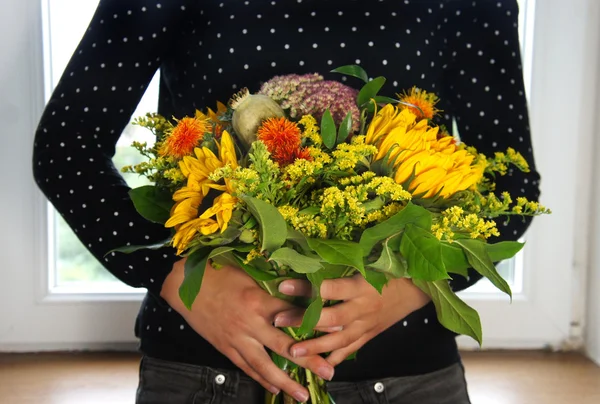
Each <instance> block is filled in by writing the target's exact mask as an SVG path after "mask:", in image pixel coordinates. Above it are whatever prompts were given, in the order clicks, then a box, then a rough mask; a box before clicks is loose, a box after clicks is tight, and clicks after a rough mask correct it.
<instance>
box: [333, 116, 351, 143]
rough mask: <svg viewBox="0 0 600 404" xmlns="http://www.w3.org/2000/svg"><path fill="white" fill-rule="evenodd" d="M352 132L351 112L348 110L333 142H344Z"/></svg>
mask: <svg viewBox="0 0 600 404" xmlns="http://www.w3.org/2000/svg"><path fill="white" fill-rule="evenodd" d="M351 132H352V112H350V111H348V113H347V114H346V117H345V118H344V120H343V121H342V123H341V124H340V129H339V131H338V135H337V140H336V142H335V144H340V143H344V142H345V141H346V139H348V136H350V133H351Z"/></svg>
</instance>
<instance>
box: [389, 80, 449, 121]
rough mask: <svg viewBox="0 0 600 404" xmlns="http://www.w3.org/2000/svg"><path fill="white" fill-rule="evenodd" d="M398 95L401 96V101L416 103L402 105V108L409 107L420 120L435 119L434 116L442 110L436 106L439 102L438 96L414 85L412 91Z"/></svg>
mask: <svg viewBox="0 0 600 404" xmlns="http://www.w3.org/2000/svg"><path fill="white" fill-rule="evenodd" d="M398 97H399V98H400V101H403V102H406V103H409V104H412V105H414V107H413V106H410V105H401V108H402V109H406V108H408V109H409V110H410V112H412V113H413V114H415V115H416V116H417V118H418V119H419V120H421V119H423V118H425V119H433V117H434V116H435V115H436V114H437V113H438V112H440V110H439V109H437V108H436V107H435V104H437V102H438V98H437V96H436V95H435V94H432V93H428V92H427V91H424V90H421V89H420V88H417V87H413V88H412V89H411V90H410V92H405V93H404V94H398Z"/></svg>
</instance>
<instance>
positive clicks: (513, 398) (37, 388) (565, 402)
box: [0, 352, 600, 404]
mask: <svg viewBox="0 0 600 404" xmlns="http://www.w3.org/2000/svg"><path fill="white" fill-rule="evenodd" d="M463 357H464V361H465V367H466V371H467V380H468V384H469V391H470V395H471V400H472V402H473V404H600V367H597V366H596V365H594V364H593V363H592V362H590V361H588V360H587V359H585V358H583V357H582V356H579V355H576V354H552V353H543V352H525V353H513V352H495V353H488V352H477V353H475V352H473V353H464V354H463ZM138 360H139V357H138V356H137V355H135V354H115V353H110V354H99V353H94V354H89V353H88V354H62V355H61V354H37V355H36V354H27V355H8V354H0V403H2V404H34V403H35V404H39V403H44V404H100V403H102V404H106V403H109V404H132V403H133V402H134V395H135V388H136V385H137V377H138V374H137V372H138ZM342 404H343V403H342ZM415 404H418V403H415Z"/></svg>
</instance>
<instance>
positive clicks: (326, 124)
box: [321, 109, 336, 149]
mask: <svg viewBox="0 0 600 404" xmlns="http://www.w3.org/2000/svg"><path fill="white" fill-rule="evenodd" d="M321 138H322V139H323V144H324V145H325V146H326V147H327V148H328V149H333V147H334V146H335V141H336V129H335V121H334V120H333V116H331V112H330V111H329V109H327V110H325V113H324V114H323V117H322V118H321Z"/></svg>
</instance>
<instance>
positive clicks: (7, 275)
mask: <svg viewBox="0 0 600 404" xmlns="http://www.w3.org/2000/svg"><path fill="white" fill-rule="evenodd" d="M2 7H3V10H5V11H6V10H10V11H6V12H2V13H0V38H2V40H1V41H0V122H1V124H0V142H1V143H0V144H1V147H0V187H1V188H0V189H1V190H2V191H1V192H2V193H1V197H0V212H1V213H0V223H1V225H2V231H0V351H4V350H8V351H12V350H38V349H76V348H84V347H86V348H89V347H103V346H106V345H105V343H104V341H115V342H130V343H131V342H132V341H134V340H135V339H134V336H133V321H134V316H135V313H136V310H137V307H139V302H126V303H115V302H102V303H98V302H68V301H67V302H64V301H63V302H49V301H43V296H44V293H43V292H44V286H43V285H42V283H41V279H42V278H41V273H42V271H43V270H44V268H46V266H47V263H46V262H45V257H46V251H45V242H44V240H46V234H45V231H46V228H45V212H44V208H45V206H46V205H45V203H44V200H43V197H42V195H41V193H40V192H39V191H38V190H37V187H36V185H35V183H34V181H33V178H32V174H31V152H32V145H33V137H34V131H35V127H36V125H37V122H38V119H39V116H40V115H41V112H42V109H43V107H44V97H43V91H44V85H43V63H42V50H41V48H42V43H41V40H40V38H41V32H42V26H41V10H40V1H39V0H25V1H23V0H2Z"/></svg>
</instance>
